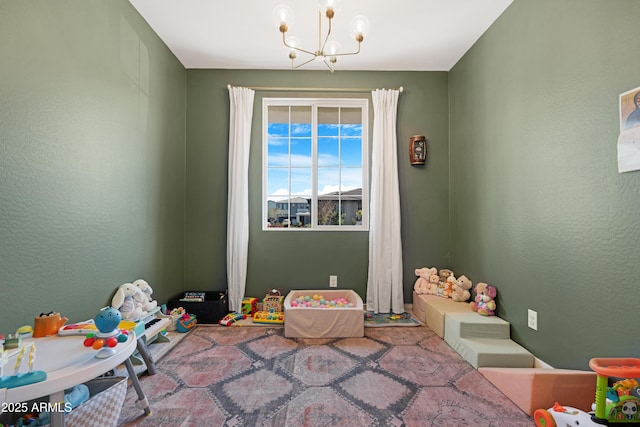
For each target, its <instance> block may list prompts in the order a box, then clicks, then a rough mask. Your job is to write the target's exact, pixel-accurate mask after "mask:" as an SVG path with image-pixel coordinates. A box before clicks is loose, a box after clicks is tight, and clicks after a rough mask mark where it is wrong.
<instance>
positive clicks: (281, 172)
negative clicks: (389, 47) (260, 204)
mask: <svg viewBox="0 0 640 427" xmlns="http://www.w3.org/2000/svg"><path fill="white" fill-rule="evenodd" d="M267 194H268V195H269V196H284V197H287V196H288V195H289V169H284V168H269V169H268V170H267Z"/></svg>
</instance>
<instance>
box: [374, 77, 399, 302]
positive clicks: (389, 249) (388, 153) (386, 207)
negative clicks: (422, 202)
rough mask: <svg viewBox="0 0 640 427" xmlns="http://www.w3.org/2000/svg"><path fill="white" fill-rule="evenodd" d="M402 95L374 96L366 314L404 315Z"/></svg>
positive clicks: (381, 91)
mask: <svg viewBox="0 0 640 427" xmlns="http://www.w3.org/2000/svg"><path fill="white" fill-rule="evenodd" d="M399 95H400V91H398V90H386V89H377V90H374V91H373V92H372V93H371V96H372V100H373V114H374V117H373V146H372V151H371V175H372V176H371V202H370V213H369V215H370V216H369V275H368V277H367V311H373V312H375V313H389V312H393V313H396V314H400V313H403V312H404V299H403V289H402V239H401V237H400V191H399V186H398V155H397V136H396V116H397V110H398V96H399Z"/></svg>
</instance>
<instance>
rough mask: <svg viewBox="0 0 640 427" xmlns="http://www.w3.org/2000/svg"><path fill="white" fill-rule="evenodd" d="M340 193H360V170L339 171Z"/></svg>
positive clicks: (345, 169)
mask: <svg viewBox="0 0 640 427" xmlns="http://www.w3.org/2000/svg"><path fill="white" fill-rule="evenodd" d="M340 184H341V185H340V191H343V192H344V191H351V190H356V189H358V190H360V192H362V168H342V170H341V171H340Z"/></svg>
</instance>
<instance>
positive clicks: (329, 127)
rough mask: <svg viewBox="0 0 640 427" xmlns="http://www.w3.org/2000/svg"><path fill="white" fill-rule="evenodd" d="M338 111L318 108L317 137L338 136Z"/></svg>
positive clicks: (337, 109)
mask: <svg viewBox="0 0 640 427" xmlns="http://www.w3.org/2000/svg"><path fill="white" fill-rule="evenodd" d="M339 120H340V109H339V108H334V107H331V108H328V107H318V136H338V130H339V127H338V124H339V123H340V121H339Z"/></svg>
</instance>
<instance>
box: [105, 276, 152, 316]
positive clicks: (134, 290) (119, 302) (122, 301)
mask: <svg viewBox="0 0 640 427" xmlns="http://www.w3.org/2000/svg"><path fill="white" fill-rule="evenodd" d="M145 299H146V297H145V295H144V294H143V293H142V291H141V290H140V288H138V287H137V286H136V285H134V284H133V283H124V284H122V285H120V287H119V288H118V290H116V293H115V295H114V296H113V298H112V299H111V307H113V308H115V309H116V310H118V311H120V314H121V315H122V320H132V321H134V322H137V321H138V320H140V319H142V317H143V316H144V315H146V314H147V312H146V311H144V310H143V309H142V303H143V302H144V300H145Z"/></svg>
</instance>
